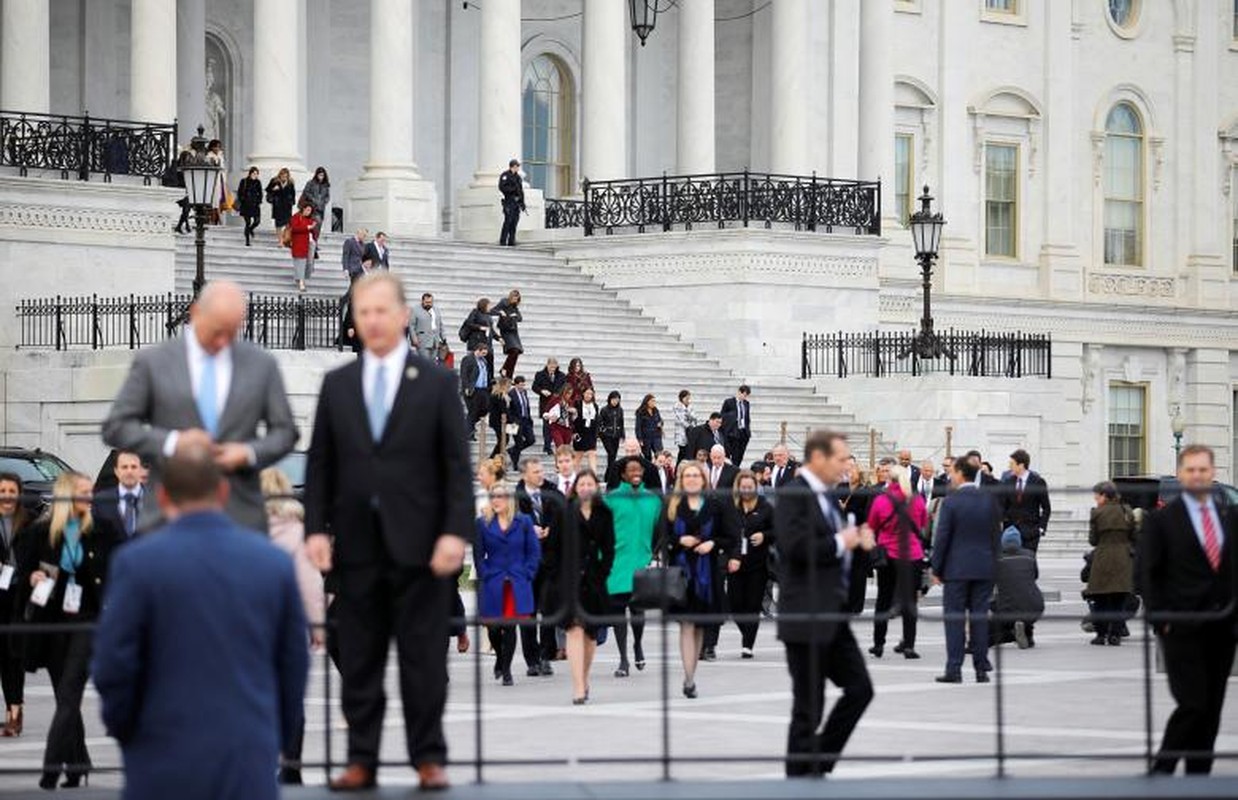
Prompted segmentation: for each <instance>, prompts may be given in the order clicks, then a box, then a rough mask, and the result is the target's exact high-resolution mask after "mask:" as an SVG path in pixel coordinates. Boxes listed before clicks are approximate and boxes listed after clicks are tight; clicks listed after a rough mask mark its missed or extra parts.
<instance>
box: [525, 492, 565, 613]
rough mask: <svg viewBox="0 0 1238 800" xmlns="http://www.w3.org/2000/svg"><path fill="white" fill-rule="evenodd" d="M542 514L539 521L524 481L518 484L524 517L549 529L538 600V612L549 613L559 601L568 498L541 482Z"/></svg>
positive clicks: (539, 574)
mask: <svg viewBox="0 0 1238 800" xmlns="http://www.w3.org/2000/svg"><path fill="white" fill-rule="evenodd" d="M541 495H542V513H541V516H540V517H539V516H538V514H537V510H536V509H535V508H534V507H533V498H532V497H530V496H529V492H528V490H527V489H525V486H524V481H520V482H519V483H517V484H516V507H517V508H518V509H519V510H520V513H521V514H527V515H528V517H529V519H531V520H533V524H534V525H538V526H540V527H543V528H548V529H549V532H548V533H547V534H546V538H545V539H541V540H540V542H539V544H540V545H541V564H540V566H539V567H538V569H537V579H538V581H539V582H540V585H541V590H542V593H541V596H540V597H539V598H538V603H539V608H540V609H541V610H542V611H543V612H548V611H550V610H551V609H552V608H555V607H556V606H557V605H558V603H557V598H558V597H559V588H560V587H559V586H558V578H559V562H560V560H561V559H562V556H563V526H564V524H565V523H566V521H567V498H566V497H564V496H563V495H562V494H560V493H559V490H558V489H557V488H556V486H555V483H554V482H553V481H550V480H543V481H542V488H541Z"/></svg>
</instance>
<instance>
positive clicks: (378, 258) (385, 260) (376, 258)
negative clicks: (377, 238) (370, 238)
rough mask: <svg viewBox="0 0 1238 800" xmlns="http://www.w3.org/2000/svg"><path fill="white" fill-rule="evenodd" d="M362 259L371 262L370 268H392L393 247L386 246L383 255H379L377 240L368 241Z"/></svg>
mask: <svg viewBox="0 0 1238 800" xmlns="http://www.w3.org/2000/svg"><path fill="white" fill-rule="evenodd" d="M361 260H362V261H368V262H370V269H391V248H390V247H384V248H383V252H382V255H379V254H378V245H377V244H376V243H375V242H366V243H365V250H363V251H362V254H361Z"/></svg>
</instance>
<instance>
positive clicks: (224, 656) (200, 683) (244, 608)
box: [91, 512, 309, 800]
mask: <svg viewBox="0 0 1238 800" xmlns="http://www.w3.org/2000/svg"><path fill="white" fill-rule="evenodd" d="M107 599H108V605H107V608H106V609H105V610H104V612H103V614H102V616H101V618H100V622H99V628H98V631H97V632H96V634H95V637H96V641H95V647H94V661H93V664H92V669H91V672H92V675H93V677H94V682H95V685H96V686H97V687H98V690H99V696H100V699H101V700H102V716H103V723H104V725H105V727H106V728H107V732H108V734H109V735H111V736H113V737H115V738H116V739H117V740H119V742H120V744H121V747H122V749H123V751H124V758H125V796H126V797H177V798H189V799H192V800H198V799H199V798H200V799H201V800H207V798H218V797H245V798H257V800H275V798H277V797H278V796H279V787H278V786H277V785H276V783H275V774H276V770H277V768H278V766H279V753H280V748H281V744H288V743H289V742H291V741H292V739H293V737H294V736H295V735H296V734H297V732H298V729H299V728H300V725H301V720H302V709H303V702H304V696H305V684H306V680H307V678H308V672H309V642H308V638H307V636H306V622H305V612H304V611H303V609H302V603H301V594H300V592H299V591H298V589H297V580H296V574H295V572H294V570H293V566H292V560H291V559H290V558H289V557H288V556H287V555H286V554H284V553H283V552H282V551H280V550H279V549H277V548H276V547H275V546H273V545H272V544H270V543H269V542H268V541H266V540H265V539H263V538H261V537H258V536H254V534H253V533H252V532H251V531H249V530H248V529H246V528H242V527H240V526H238V525H236V524H235V523H234V522H232V521H231V520H229V519H228V518H227V517H226V516H224V515H223V514H221V513H218V512H203V513H195V514H190V515H187V516H184V517H181V518H180V519H178V520H176V521H175V522H173V523H172V524H170V525H169V526H167V527H166V528H163V529H161V530H160V531H159V532H158V533H157V534H156V535H153V536H143V537H142V538H141V539H139V540H136V541H134V542H133V543H132V544H130V545H127V546H126V547H124V548H122V549H121V550H119V551H117V553H116V556H115V558H114V559H113V564H112V569H111V572H110V573H109V577H108V595H107ZM190 687H191V688H190Z"/></svg>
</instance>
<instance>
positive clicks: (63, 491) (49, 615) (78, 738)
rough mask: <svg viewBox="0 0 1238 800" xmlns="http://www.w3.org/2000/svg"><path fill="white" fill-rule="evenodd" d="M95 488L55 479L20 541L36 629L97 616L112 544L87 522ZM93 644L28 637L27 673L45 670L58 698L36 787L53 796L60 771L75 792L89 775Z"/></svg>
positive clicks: (83, 637)
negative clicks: (86, 717)
mask: <svg viewBox="0 0 1238 800" xmlns="http://www.w3.org/2000/svg"><path fill="white" fill-rule="evenodd" d="M92 488H93V487H92V485H91V481H90V478H88V477H86V476H85V475H82V474H80V473H76V472H66V473H63V474H62V475H60V477H58V478H56V482H55V484H53V486H52V508H51V513H50V514H47V515H45V516H44V518H43V519H41V520H39V521H38V522H36V523H34V524H33V525H31V526H30V529H29V530H28V531H27V535H25V536H23V537H22V546H21V551H22V552H21V553H20V554H19V556H18V566H19V571H20V574H21V576H22V577H23V579H24V580H25V581H26V582H27V583H28V584H29V586H30V587H31V596H30V603H31V606H30V610H31V612H32V613H31V619H30V621H31V622H33V623H35V624H41V625H60V624H77V623H82V622H92V621H94V620H95V619H96V618H97V617H98V615H99V609H100V607H101V606H102V602H103V590H104V587H103V580H104V578H105V577H106V575H107V562H108V556H109V554H110V553H111V550H112V546H113V545H114V542H113V541H112V539H111V537H110V536H108V535H107V534H106V529H102V528H101V529H99V530H95V527H94V521H93V520H92V519H91V516H90V504H91V490H92ZM49 567H54V569H49ZM93 637H94V634H93V633H91V632H90V631H81V630H78V631H72V632H65V633H53V634H42V635H38V636H29V637H27V639H28V642H27V648H28V649H27V659H26V669H27V670H29V671H32V672H33V671H35V670H36V669H38V668H39V667H46V668H47V672H48V675H49V676H50V677H51V683H52V689H53V691H54V693H55V696H56V711H55V713H54V714H53V715H52V723H51V727H50V728H48V731H47V747H46V750H45V751H44V753H43V777H42V778H41V779H40V780H39V786H40V787H41V788H44V789H55V788H56V783H57V781H59V780H60V775H61V773H62V772H63V773H64V775H65V781H64V783H63V784H62V786H64V787H65V788H76V787H78V786H80V785H81V784H82V781H83V779H84V778H85V777H86V775H87V773H88V772H89V771H90V753H89V752H88V751H87V749H86V728H85V724H84V723H83V721H82V694H83V693H84V692H85V690H86V681H87V679H88V678H89V677H90V651H91V643H92V641H93Z"/></svg>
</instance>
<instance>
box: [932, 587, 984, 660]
mask: <svg viewBox="0 0 1238 800" xmlns="http://www.w3.org/2000/svg"><path fill="white" fill-rule="evenodd" d="M992 600H993V581H946V582H945V584H944V585H943V586H942V597H941V602H942V611H943V612H944V613H945V615H946V674H947V675H958V674H960V673H961V672H962V671H963V648H964V639H965V638H970V641H971V652H972V663H973V664H974V665H975V667H976V671H977V672H980V671H985V672H988V671H989V670H991V669H993V667H992V665H991V664H990V663H989V605H990V603H991V601H992ZM964 617H966V618H967V619H966V624H967V630H970V632H971V636H970V637H966V636H965V633H964V631H965V629H964V624H965V620H964Z"/></svg>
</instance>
